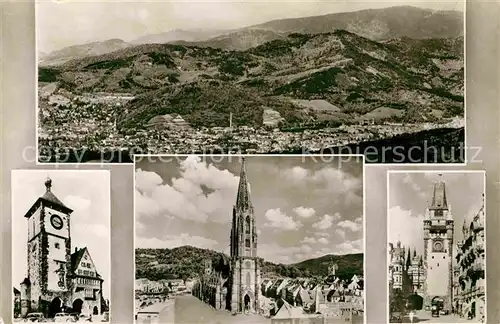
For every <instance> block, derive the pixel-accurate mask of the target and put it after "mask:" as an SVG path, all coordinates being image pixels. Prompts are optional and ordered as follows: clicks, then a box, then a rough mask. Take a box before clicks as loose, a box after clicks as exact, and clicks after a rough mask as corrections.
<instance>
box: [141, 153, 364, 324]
mask: <svg viewBox="0 0 500 324" xmlns="http://www.w3.org/2000/svg"><path fill="white" fill-rule="evenodd" d="M188 156H199V157H201V158H202V159H208V158H211V157H215V158H217V159H225V158H227V157H230V158H238V159H241V158H242V157H248V158H253V157H256V158H257V157H280V158H287V157H300V158H302V159H305V158H315V157H316V158H318V157H319V158H324V157H329V158H332V157H342V156H348V157H350V158H361V163H362V170H363V171H362V172H363V191H362V192H363V324H368V321H367V314H366V310H367V305H366V304H367V303H366V299H367V293H366V291H367V288H366V287H367V285H366V277H367V273H366V269H367V266H366V185H365V184H366V181H365V180H366V168H365V165H366V164H365V156H364V155H363V154H329V155H321V154H319V155H313V154H309V155H301V154H223V155H203V154H157V155H150V154H136V155H134V158H133V160H134V164H133V166H134V167H133V174H134V181H133V184H134V197H133V202H134V221H133V223H134V224H133V228H134V229H133V232H134V237H133V239H132V243H133V246H134V251H133V255H134V257H133V263H134V284H133V287H134V292H133V301H132V303H133V308H132V309H133V310H134V311H133V314H134V320H133V323H136V319H135V315H136V312H135V280H136V279H137V278H136V263H135V249H136V245H135V239H136V210H135V206H136V203H135V201H136V184H135V181H136V160H137V158H138V157H148V158H161V157H170V158H179V157H188ZM320 162H321V163H324V164H328V163H332V162H331V161H329V162H327V161H320ZM163 163H165V162H163ZM341 163H349V162H341Z"/></svg>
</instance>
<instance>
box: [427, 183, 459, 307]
mask: <svg viewBox="0 0 500 324" xmlns="http://www.w3.org/2000/svg"><path fill="white" fill-rule="evenodd" d="M440 176H441V175H440ZM423 225H424V226H423V230H424V269H425V272H426V280H425V282H424V296H423V297H424V305H426V306H431V304H432V301H433V300H436V299H441V300H442V301H443V306H444V309H446V310H450V311H451V306H452V301H453V295H452V294H453V268H452V267H453V254H452V253H453V229H454V221H453V216H452V214H451V207H450V205H449V203H448V201H447V198H446V186H445V183H444V181H442V179H441V180H439V181H437V182H435V183H434V191H433V195H432V202H431V205H430V206H429V207H428V208H427V210H426V213H425V217H424V224H423Z"/></svg>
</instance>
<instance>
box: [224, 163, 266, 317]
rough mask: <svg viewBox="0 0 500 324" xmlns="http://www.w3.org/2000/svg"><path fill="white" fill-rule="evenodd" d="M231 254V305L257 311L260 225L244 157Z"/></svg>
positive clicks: (244, 309)
mask: <svg viewBox="0 0 500 324" xmlns="http://www.w3.org/2000/svg"><path fill="white" fill-rule="evenodd" d="M230 257H231V274H230V277H229V285H228V287H229V291H228V294H227V296H228V297H227V298H228V308H229V309H230V310H231V311H233V312H244V311H250V312H256V311H258V307H259V306H258V305H259V296H260V267H259V261H258V257H257V228H256V222H255V215H254V209H253V205H252V201H251V198H250V188H249V184H248V180H247V174H246V166H245V159H244V158H243V161H242V165H241V172H240V181H239V185H238V194H237V197H236V204H235V205H234V206H233V217H232V226H231V236H230Z"/></svg>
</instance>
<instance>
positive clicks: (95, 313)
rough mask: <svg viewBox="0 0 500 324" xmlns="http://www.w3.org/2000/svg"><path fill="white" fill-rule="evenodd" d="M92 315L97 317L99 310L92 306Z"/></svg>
mask: <svg viewBox="0 0 500 324" xmlns="http://www.w3.org/2000/svg"><path fill="white" fill-rule="evenodd" d="M92 314H94V315H99V308H97V306H94V311H93V312H92Z"/></svg>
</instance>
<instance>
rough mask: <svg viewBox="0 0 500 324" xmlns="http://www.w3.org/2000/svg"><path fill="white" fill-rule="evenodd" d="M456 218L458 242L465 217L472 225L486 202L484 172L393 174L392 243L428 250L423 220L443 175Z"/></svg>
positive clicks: (461, 237) (390, 221)
mask: <svg viewBox="0 0 500 324" xmlns="http://www.w3.org/2000/svg"><path fill="white" fill-rule="evenodd" d="M439 174H442V176H441V178H442V180H443V181H444V182H445V184H446V197H447V200H448V205H449V206H450V208H451V213H452V215H453V219H454V221H455V222H454V225H455V231H454V241H455V242H457V241H458V240H462V239H463V235H462V226H463V224H464V219H466V221H467V222H468V223H469V224H470V221H472V218H473V217H474V215H475V214H476V213H477V212H478V211H479V209H480V208H481V205H482V199H483V197H482V194H483V193H484V183H485V182H484V173H483V172H443V173H439V172H409V173H399V172H398V173H389V193H388V194H389V234H388V237H389V242H391V243H396V242H397V241H398V240H400V241H401V243H402V244H403V245H405V246H407V247H410V248H411V249H412V250H414V249H416V250H417V253H420V254H422V253H423V249H424V243H423V242H424V241H423V240H424V236H423V219H424V214H425V211H426V208H427V207H428V206H429V205H430V203H431V200H432V193H433V188H434V182H435V181H438V180H439V178H440V176H439Z"/></svg>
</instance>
